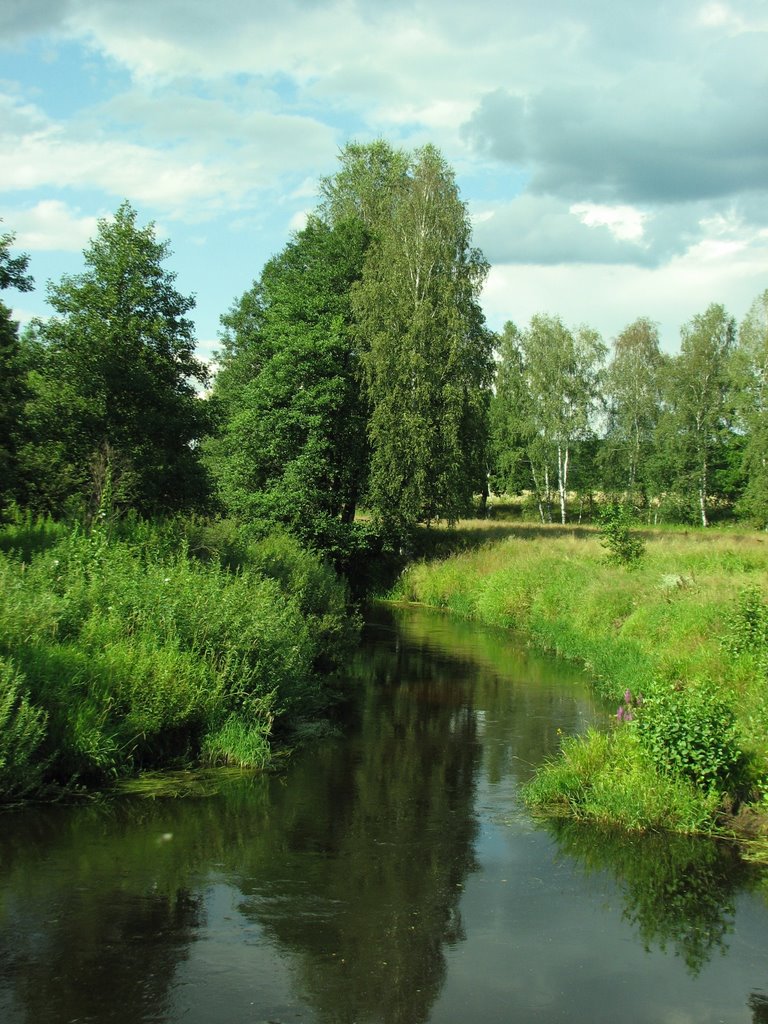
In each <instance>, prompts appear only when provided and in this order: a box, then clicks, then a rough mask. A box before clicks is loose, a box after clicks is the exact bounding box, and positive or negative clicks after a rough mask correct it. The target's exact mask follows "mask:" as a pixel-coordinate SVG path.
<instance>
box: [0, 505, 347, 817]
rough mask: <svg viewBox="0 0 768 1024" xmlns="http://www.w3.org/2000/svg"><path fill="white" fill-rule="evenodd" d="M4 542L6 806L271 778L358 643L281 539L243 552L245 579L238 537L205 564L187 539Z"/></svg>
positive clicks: (10, 533) (149, 534)
mask: <svg viewBox="0 0 768 1024" xmlns="http://www.w3.org/2000/svg"><path fill="white" fill-rule="evenodd" d="M201 531H202V527H201V526H200V525H199V524H198V527H197V532H198V534H200V533H201ZM0 536H2V534H0ZM4 536H5V544H2V545H0V800H1V799H6V800H7V799H15V798H17V797H19V796H23V795H26V794H28V793H32V792H35V791H40V789H41V788H42V787H43V786H45V785H49V784H52V783H56V784H58V785H60V786H61V785H63V786H67V787H71V786H72V785H74V784H97V785H103V784H104V783H105V782H108V781H109V780H111V779H115V778H117V777H119V776H122V775H125V774H129V773H131V772H133V771H135V770H137V769H139V768H150V767H160V766H167V765H169V764H178V763H190V762H192V763H194V762H197V761H200V760H201V759H202V760H203V761H205V762H208V763H226V764H240V765H243V766H249V767H254V766H262V765H264V764H265V763H267V761H268V760H269V756H270V741H271V739H272V737H273V736H274V735H275V734H276V733H284V732H285V730H286V728H288V727H289V726H291V725H293V724H296V723H299V722H301V721H302V720H303V719H305V718H312V717H315V716H316V715H318V714H319V713H320V712H322V711H323V709H326V708H327V707H328V705H329V703H332V702H333V700H334V699H335V698H336V692H335V690H334V684H333V683H331V682H330V676H329V675H328V673H329V672H331V671H332V670H333V669H334V668H335V667H336V665H337V664H338V663H339V660H340V659H341V658H343V657H344V655H345V654H346V653H347V652H348V651H349V649H350V648H351V646H352V644H353V643H354V642H355V639H356V635H357V633H356V622H355V620H354V617H350V616H349V614H348V609H347V601H346V596H347V595H346V589H345V586H344V584H343V583H342V582H341V581H340V580H339V578H338V577H337V576H336V574H335V573H334V572H333V570H332V569H330V568H329V567H328V566H326V565H325V564H323V563H322V562H321V561H320V560H319V559H318V558H317V557H316V556H314V555H312V554H310V553H308V552H306V551H304V550H303V549H301V548H300V547H299V545H298V544H297V543H296V542H295V541H293V540H291V539H289V538H287V537H285V536H282V535H276V536H273V537H267V538H262V539H260V540H259V541H257V542H251V541H249V540H248V539H247V537H241V538H240V542H239V546H238V550H237V555H236V559H237V564H236V565H232V562H231V561H229V564H228V560H229V559H231V558H232V555H233V547H234V545H233V544H232V543H231V541H232V538H231V537H230V538H229V546H228V550H227V557H221V556H220V555H219V553H218V552H217V551H216V550H215V548H214V547H212V546H209V547H208V548H207V550H206V552H205V557H204V558H203V557H200V555H198V554H193V553H192V552H191V551H190V544H189V540H188V538H187V537H185V536H184V531H183V529H181V527H180V525H179V524H178V523H177V524H170V525H169V524H159V525H156V526H152V525H151V524H146V523H134V524H133V528H129V527H126V525H125V524H123V526H122V527H121V529H120V530H112V529H110V528H108V526H107V525H106V524H102V525H98V524H97V526H96V527H94V529H92V530H91V532H90V533H85V532H83V531H82V530H80V529H78V528H75V529H71V530H68V531H62V530H61V529H60V528H55V529H52V528H50V527H49V526H45V527H44V528H43V527H41V528H38V529H36V530H34V529H33V530H30V528H29V526H28V527H27V528H26V531H25V532H24V531H20V530H19V529H18V528H16V529H15V532H14V529H9V530H6V531H5V535H4ZM198 540H199V538H198Z"/></svg>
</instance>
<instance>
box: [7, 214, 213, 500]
mask: <svg viewBox="0 0 768 1024" xmlns="http://www.w3.org/2000/svg"><path fill="white" fill-rule="evenodd" d="M136 221H137V216H136V212H135V211H134V210H133V209H132V207H131V206H130V204H129V203H127V202H125V203H123V204H122V205H121V206H120V208H119V209H118V211H117V213H116V214H115V217H114V219H112V220H101V221H100V222H99V227H98V232H97V235H96V237H95V238H94V239H92V241H91V242H90V243H89V245H88V246H87V247H86V249H85V251H84V253H83V256H84V260H85V265H86V269H85V270H84V271H83V272H82V273H81V274H77V275H73V276H69V275H67V276H64V277H63V278H62V279H61V281H60V282H59V283H58V284H51V285H50V286H49V290H48V297H49V301H50V303H51V305H52V306H53V308H54V309H55V310H56V312H57V313H58V316H57V317H54V318H53V319H52V320H51V321H50V322H48V323H47V324H45V325H43V326H41V328H40V331H41V335H42V340H43V342H44V349H43V351H42V353H41V358H40V360H39V363H38V367H37V375H36V376H32V377H31V378H30V380H31V382H32V384H33V390H34V394H33V397H32V400H31V404H30V408H29V414H30V419H31V421H32V422H33V423H35V425H36V429H35V434H34V435H33V437H32V438H31V439H30V442H29V446H30V450H29V452H28V453H27V455H28V462H29V465H30V466H32V467H34V466H35V465H36V462H37V461H38V460H36V459H35V452H36V450H39V449H45V448H49V447H50V440H51V438H53V437H56V438H58V439H60V440H61V442H62V445H63V450H62V451H61V452H60V453H59V454H58V456H57V457H56V459H55V461H54V463H53V465H52V466H51V469H52V471H53V475H54V477H56V478H57V479H58V480H60V481H61V483H62V490H63V491H64V493H63V494H62V493H53V494H50V496H49V497H50V500H49V501H48V502H47V503H46V505H47V507H48V508H49V509H50V510H52V511H56V512H60V511H61V508H62V504H63V503H64V501H65V500H66V498H67V497H68V496H69V497H72V496H75V495H76V496H77V498H78V500H82V499H83V498H87V497H88V495H87V494H84V493H83V492H82V490H80V487H82V481H83V478H87V477H88V476H89V475H90V469H89V467H90V464H91V462H92V460H93V458H94V455H95V454H96V453H99V452H103V451H105V450H106V449H109V450H111V451H112V452H114V453H115V456H116V458H117V460H118V461H120V462H121V463H122V464H123V465H125V466H126V467H127V468H130V470H131V472H132V474H133V476H134V479H135V486H134V488H133V497H132V503H133V505H134V506H135V507H136V508H137V509H139V510H140V511H141V512H143V513H159V512H167V511H171V510H174V509H179V508H188V507H194V506H195V505H198V506H199V505H200V504H203V503H204V501H205V490H206V486H205V479H204V477H203V474H202V473H201V470H200V467H199V464H198V462H197V457H196V455H195V454H194V452H193V450H192V447H191V446H192V445H193V443H194V442H195V441H197V440H198V439H199V438H200V437H201V435H202V434H203V432H204V430H205V425H206V421H207V416H206V412H207V410H206V408H205V406H204V404H203V403H202V402H200V401H199V400H198V398H197V395H196V393H195V387H194V382H195V381H196V382H198V383H200V384H203V383H205V382H206V381H207V377H208V373H207V369H206V367H205V366H204V364H203V363H201V362H200V361H199V360H198V359H197V358H196V357H195V354H194V346H195V341H194V337H193V329H192V323H191V321H190V320H189V319H188V318H187V316H186V314H187V313H188V312H189V311H190V309H192V308H193V306H194V299H192V298H191V297H186V296H183V295H181V294H180V293H179V292H178V291H177V290H176V288H175V286H174V279H175V275H174V274H173V273H171V272H169V271H168V270H166V269H165V268H164V267H163V266H162V264H163V262H164V261H165V260H166V259H167V257H168V255H169V248H168V244H167V243H166V242H158V241H157V240H156V238H155V229H154V225H152V224H149V225H147V226H146V227H144V228H141V227H139V226H138V225H137V222H136ZM67 480H70V481H71V483H70V485H69V487H67V484H66V481H67ZM86 486H87V485H86ZM67 491H69V494H68V495H67ZM78 491H79V492H80V493H78ZM97 503H98V499H97Z"/></svg>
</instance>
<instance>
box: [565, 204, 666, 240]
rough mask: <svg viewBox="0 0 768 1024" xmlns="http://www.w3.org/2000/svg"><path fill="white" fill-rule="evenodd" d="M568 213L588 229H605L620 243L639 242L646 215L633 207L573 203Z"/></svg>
mask: <svg viewBox="0 0 768 1024" xmlns="http://www.w3.org/2000/svg"><path fill="white" fill-rule="evenodd" d="M570 212H571V213H572V214H574V215H575V216H576V217H578V218H579V220H580V221H581V223H582V224H585V225H586V226H587V227H588V228H597V227H605V228H608V230H609V231H610V233H611V234H612V235H613V237H614V238H615V239H617V240H618V241H620V242H641V241H642V239H643V235H644V233H645V228H644V226H643V225H644V223H645V221H646V220H647V218H648V214H647V213H643V212H642V211H641V210H637V209H635V208H634V207H633V206H601V205H599V204H598V203H574V204H573V205H572V206H571V207H570Z"/></svg>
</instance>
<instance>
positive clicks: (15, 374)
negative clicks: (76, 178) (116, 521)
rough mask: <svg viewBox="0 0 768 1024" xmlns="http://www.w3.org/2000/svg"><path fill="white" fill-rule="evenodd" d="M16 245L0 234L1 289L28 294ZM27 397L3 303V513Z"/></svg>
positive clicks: (14, 490)
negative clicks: (16, 254)
mask: <svg viewBox="0 0 768 1024" xmlns="http://www.w3.org/2000/svg"><path fill="white" fill-rule="evenodd" d="M13 242H14V235H12V234H5V235H0V290H5V289H6V288H15V289H16V290H17V291H21V292H28V291H31V290H32V288H33V285H34V282H33V280H32V278H31V277H30V276H29V274H28V273H27V267H28V265H29V256H27V255H26V253H22V254H20V255H18V256H12V255H11V246H12V245H13ZM25 398H26V386H25V373H24V365H23V361H22V358H21V350H20V346H19V325H18V324H17V323H16V321H15V320H14V319H13V317H12V314H11V310H10V308H9V307H8V306H6V304H5V303H4V302H0V514H2V511H3V508H4V506H5V504H6V502H7V501H8V499H9V498H11V497H12V496H15V495H17V494H18V449H19V446H20V444H21V443H22V415H23V408H24V400H25Z"/></svg>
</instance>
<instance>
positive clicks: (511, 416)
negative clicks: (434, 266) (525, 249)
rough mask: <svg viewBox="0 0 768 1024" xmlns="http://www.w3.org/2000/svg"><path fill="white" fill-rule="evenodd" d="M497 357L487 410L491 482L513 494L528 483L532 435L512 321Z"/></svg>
mask: <svg viewBox="0 0 768 1024" xmlns="http://www.w3.org/2000/svg"><path fill="white" fill-rule="evenodd" d="M497 356H498V364H497V369H496V382H495V388H494V392H493V397H492V398H491V409H490V450H491V485H492V488H493V490H494V492H495V493H496V494H516V493H519V492H520V491H522V490H523V489H524V488H525V487H527V486H528V484H529V483H530V476H531V473H530V465H529V461H528V460H529V451H530V445H531V443H532V441H533V436H532V434H531V430H532V410H531V403H530V394H529V391H528V387H527V384H526V379H525V366H524V363H523V352H522V346H521V338H520V331H519V330H518V328H517V327H516V326H515V324H513V323H512V321H511V320H510V321H507V323H506V324H504V330H503V332H502V334H501V336H500V337H499V338H498V340H497Z"/></svg>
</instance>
